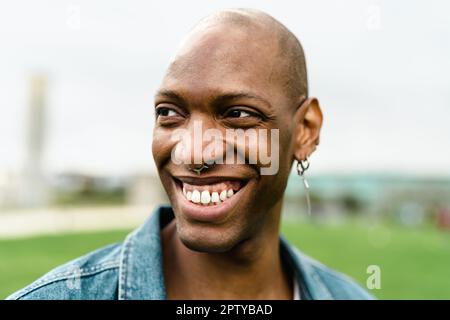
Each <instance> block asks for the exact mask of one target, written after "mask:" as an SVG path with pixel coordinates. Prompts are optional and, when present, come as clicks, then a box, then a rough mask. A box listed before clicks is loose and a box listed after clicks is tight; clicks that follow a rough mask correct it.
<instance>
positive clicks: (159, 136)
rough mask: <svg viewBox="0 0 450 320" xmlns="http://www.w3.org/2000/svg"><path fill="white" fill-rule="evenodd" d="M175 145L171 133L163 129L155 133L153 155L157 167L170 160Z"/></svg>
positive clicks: (156, 130)
mask: <svg viewBox="0 0 450 320" xmlns="http://www.w3.org/2000/svg"><path fill="white" fill-rule="evenodd" d="M173 144H174V143H173V142H172V141H171V135H170V132H168V131H166V130H161V129H155V130H154V131H153V140H152V154H153V159H154V160H155V164H156V166H157V167H160V165H162V164H163V163H164V162H165V161H167V159H170V156H171V151H172V146H173Z"/></svg>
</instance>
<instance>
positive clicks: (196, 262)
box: [10, 9, 371, 299]
mask: <svg viewBox="0 0 450 320" xmlns="http://www.w3.org/2000/svg"><path fill="white" fill-rule="evenodd" d="M155 108H156V109H155V111H156V124H155V129H154V136H153V147H152V149H153V156H154V159H155V163H156V166H157V169H158V173H159V176H160V178H161V181H162V184H163V186H164V188H165V190H166V192H167V194H168V196H169V199H170V202H171V205H172V207H161V208H158V209H157V210H156V211H155V212H154V213H153V214H152V216H151V217H150V218H149V219H148V221H147V222H146V223H145V224H144V225H143V226H142V227H140V228H139V229H137V230H136V231H135V232H133V233H132V234H130V235H129V236H128V237H127V239H126V240H125V241H124V242H123V243H119V244H113V245H111V246H108V247H106V248H102V249H100V250H97V251H95V252H93V253H90V254H88V255H86V256H84V257H81V258H79V259H77V260H74V261H72V262H69V263H68V264H66V265H64V266H61V267H59V268H57V269H55V270H53V271H51V272H50V273H49V274H47V275H45V276H44V277H42V278H41V279H40V280H37V281H36V282H35V283H33V284H31V285H30V286H28V287H27V288H25V289H23V290H21V291H19V292H17V293H15V294H14V295H12V296H11V297H10V298H12V299H369V298H371V296H370V295H369V294H368V293H366V292H365V291H364V290H363V289H361V288H360V287H359V286H358V285H356V284H355V283H354V282H353V281H352V280H350V279H349V278H347V277H345V276H343V275H341V274H339V273H337V272H335V271H332V270H330V269H328V268H327V267H325V266H323V265H321V264H320V263H318V262H316V261H314V260H313V259H311V258H309V257H307V256H305V255H304V254H302V253H300V252H299V251H298V250H297V249H295V248H293V247H291V246H290V245H289V244H288V243H287V242H286V241H285V240H284V239H283V238H280V236H279V225H280V216H281V211H282V202H283V194H284V191H285V188H286V184H287V180H288V176H289V173H290V171H291V168H292V164H293V162H294V161H295V160H297V161H298V162H299V163H303V161H305V160H306V159H307V158H308V157H309V156H310V155H311V154H312V153H313V152H314V150H315V149H316V146H317V145H318V143H319V134H320V129H321V126H322V113H321V110H320V107H319V102H318V100H317V99H316V98H308V91H307V77H306V65H305V60H304V55H303V50H302V47H301V45H300V43H299V41H298V40H297V39H296V37H295V36H294V35H293V34H292V33H291V32H290V31H289V30H288V29H287V28H286V27H285V26H283V25H282V24H281V23H279V22H278V21H276V20H275V19H273V18H272V17H270V16H269V15H267V14H265V13H262V12H259V11H256V10H248V9H234V10H225V11H221V12H218V13H215V14H213V15H211V16H209V17H207V18H205V19H203V20H202V21H201V22H200V23H199V24H197V25H196V26H195V28H194V29H193V30H191V32H190V33H189V35H188V36H187V38H186V39H185V40H184V41H183V44H182V46H181V49H180V50H179V52H178V54H177V55H176V56H175V58H174V59H173V60H172V62H171V64H170V66H169V68H168V71H167V73H166V74H165V77H164V79H163V81H162V84H161V87H160V88H159V90H158V92H157V93H156V96H155ZM196 127H197V129H198V128H201V129H200V133H201V134H203V133H205V132H206V131H208V130H209V131H208V132H209V133H211V132H213V133H214V134H210V137H209V139H203V137H201V138H200V141H199V137H198V131H197V133H196V132H195V131H196ZM180 130H181V131H180ZM239 130H240V131H239ZM180 132H181V133H180ZM230 132H231V134H229V133H230ZM236 132H238V133H237V134H236V135H233V134H235V133H236ZM251 132H256V133H257V134H256V135H254V136H253V138H255V137H258V138H257V139H256V140H255V139H252V136H251V135H250V134H248V135H247V133H251ZM261 132H263V133H268V136H267V137H266V136H264V135H261V134H260V133H261ZM240 134H241V135H242V134H244V140H241V141H240V142H239V141H238V140H239V138H238V137H239V135H240ZM258 134H259V135H258ZM212 136H214V137H215V139H212ZM269 140H270V141H275V144H272V143H270V144H269ZM207 142H208V143H209V144H208V143H207ZM245 142H247V143H245ZM205 149H208V150H205ZM264 149H268V150H269V151H268V154H270V161H269V162H267V161H263V160H264V159H263V155H264ZM207 151H208V152H207ZM230 155H231V157H228V156H230ZM252 155H253V158H252V159H250V158H251V156H252ZM224 159H225V160H224ZM230 159H231V160H230ZM239 159H240V160H244V161H240V162H239ZM251 160H252V161H251ZM266 160H267V159H266ZM269 167H272V168H275V170H272V171H270V170H268V171H267V169H268V168H269ZM264 170H266V171H264ZM263 172H266V174H263Z"/></svg>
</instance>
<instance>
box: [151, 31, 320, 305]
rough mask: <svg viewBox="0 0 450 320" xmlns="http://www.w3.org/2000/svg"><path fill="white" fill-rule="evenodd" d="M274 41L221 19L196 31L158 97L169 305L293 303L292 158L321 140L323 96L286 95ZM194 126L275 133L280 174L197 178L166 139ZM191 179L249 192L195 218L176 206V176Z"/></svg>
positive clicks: (223, 168) (218, 172) (219, 173)
mask: <svg viewBox="0 0 450 320" xmlns="http://www.w3.org/2000/svg"><path fill="white" fill-rule="evenodd" d="M276 43H277V42H276V35H275V34H274V33H273V32H272V31H271V30H270V28H267V29H264V28H260V29H259V30H258V32H253V33H252V35H251V38H249V34H248V33H246V32H243V31H242V29H241V28H237V27H234V26H232V25H229V24H227V23H225V22H221V23H216V24H207V25H204V26H200V27H198V28H196V29H195V30H194V31H193V32H192V33H191V34H190V36H189V37H188V38H187V40H186V41H185V42H184V44H183V46H182V48H181V50H180V51H179V53H178V54H177V56H176V57H175V59H174V61H173V62H172V64H171V66H170V68H169V70H168V72H167V74H166V75H165V77H164V79H163V81H162V84H161V87H160V89H159V90H158V93H157V94H156V97H155V107H156V114H157V119H156V125H155V129H154V138H153V146H152V149H153V156H154V159H155V163H156V165H157V168H158V172H159V175H160V178H161V181H162V184H163V186H164V188H165V190H166V192H167V194H168V195H169V199H170V201H171V204H172V207H173V209H174V213H175V219H174V220H173V221H172V222H171V223H169V224H168V225H167V226H166V227H165V228H164V229H163V230H162V236H161V238H162V246H163V256H164V257H163V258H164V260H163V261H164V275H165V285H166V291H167V297H168V298H169V299H292V280H291V279H290V278H289V277H288V273H287V272H286V270H285V267H284V266H283V264H282V261H281V259H280V251H279V226H280V215H281V210H282V203H283V194H284V190H285V188H286V184H287V180H288V176H289V173H290V171H291V168H292V164H293V161H294V160H301V159H305V158H306V157H307V156H309V155H311V154H312V153H313V152H314V150H315V148H316V145H317V144H318V142H319V133H320V128H321V125H322V113H321V110H320V107H319V104H318V100H317V99H315V98H310V99H305V97H304V96H299V97H297V98H295V99H292V97H290V96H289V95H287V94H286V92H285V90H286V89H285V88H284V87H283V81H282V79H283V77H282V74H283V72H284V71H283V70H278V69H279V67H278V66H279V65H281V63H280V61H279V59H280V57H279V54H278V48H277V45H276ZM196 120H198V121H202V124H203V129H204V130H205V129H208V128H215V129H218V130H220V131H221V132H225V130H226V129H229V128H242V129H244V130H245V129H249V128H254V129H279V145H280V148H279V149H280V151H281V150H282V152H280V155H279V170H278V173H277V174H275V175H265V176H263V175H260V173H259V170H258V165H249V164H235V165H229V164H216V165H215V166H213V167H212V168H210V169H208V170H207V171H206V172H205V173H203V174H202V175H201V177H197V176H196V175H195V174H194V173H193V172H192V171H191V170H190V167H189V166H188V165H183V164H182V165H176V164H174V163H173V162H172V161H171V150H172V148H173V147H174V144H175V142H172V141H171V140H170V135H171V133H173V131H174V130H175V129H176V128H184V129H188V130H192V125H193V122H194V121H196ZM237 148H239V146H238V147H237ZM242 148H244V149H243V150H239V151H240V152H242V154H245V155H248V149H246V148H247V147H245V146H243V147H242ZM204 160H206V159H204ZM185 177H188V178H192V179H208V178H210V179H215V178H217V177H222V178H223V177H225V178H229V179H239V180H240V181H244V182H245V186H244V187H243V188H242V189H241V190H240V191H239V193H238V194H239V197H240V198H239V201H238V203H236V205H234V206H233V207H232V208H230V210H229V212H227V214H226V215H225V216H224V218H222V219H220V220H218V221H212V222H204V221H196V220H195V219H192V218H191V217H189V216H188V215H187V214H186V213H185V212H184V211H183V207H182V206H181V204H180V203H181V202H180V201H181V200H180V190H179V188H178V186H177V181H178V180H177V179H179V178H181V179H184V178H185ZM205 181H206V180H205ZM238 194H236V197H237V196H238Z"/></svg>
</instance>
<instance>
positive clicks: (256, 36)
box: [169, 9, 308, 101]
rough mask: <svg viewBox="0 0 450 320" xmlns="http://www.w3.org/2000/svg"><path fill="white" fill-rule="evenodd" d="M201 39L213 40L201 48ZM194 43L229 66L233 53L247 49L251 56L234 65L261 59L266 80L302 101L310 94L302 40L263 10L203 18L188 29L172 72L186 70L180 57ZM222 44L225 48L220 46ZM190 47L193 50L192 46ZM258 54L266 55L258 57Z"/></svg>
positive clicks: (227, 12)
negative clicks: (188, 45)
mask: <svg viewBox="0 0 450 320" xmlns="http://www.w3.org/2000/svg"><path fill="white" fill-rule="evenodd" d="M208 35H209V36H208ZM200 39H201V40H205V39H208V40H210V42H209V44H208V45H207V46H205V47H203V48H201V44H205V42H204V41H199V40H200ZM192 42H196V43H197V46H198V47H197V49H198V50H205V51H208V52H209V54H208V55H205V58H210V59H211V57H212V56H211V55H213V56H214V55H215V56H216V58H217V59H221V64H222V65H227V66H230V65H233V63H229V62H230V61H231V60H232V57H231V56H233V55H234V56H236V55H237V54H234V51H238V50H240V51H241V52H242V51H244V52H247V53H248V54H249V56H252V57H250V59H248V60H245V59H240V61H239V62H237V63H235V64H234V66H235V67H237V68H242V67H243V65H245V64H247V63H256V62H257V61H259V62H260V66H259V68H266V69H269V70H266V71H268V75H267V77H266V78H267V80H268V81H270V82H273V83H277V84H278V85H279V86H281V88H282V90H283V93H284V94H285V95H286V96H287V97H288V98H290V99H293V100H294V101H299V100H301V99H304V98H306V97H307V96H308V81H307V72H306V63H305V57H304V53H303V48H302V46H301V44H300V42H299V41H298V39H297V37H296V36H295V35H294V34H293V33H292V32H291V31H290V30H289V29H287V28H286V27H285V26H284V25H283V24H281V23H280V22H279V21H277V20H276V19H274V18H273V17H271V16H270V15H268V14H266V13H264V12H262V11H258V10H254V9H228V10H222V11H218V12H216V13H213V14H211V15H209V16H207V17H205V18H203V19H202V20H200V21H199V22H198V23H197V24H196V25H195V26H194V28H193V29H192V30H191V31H190V32H189V34H188V36H187V38H186V39H185V41H184V45H183V46H182V49H181V50H180V52H179V54H178V55H177V56H176V58H175V60H174V61H173V62H172V64H171V66H170V68H169V71H171V72H183V70H184V71H185V70H186V68H187V66H186V64H183V63H180V61H179V59H177V58H180V56H183V57H186V50H185V49H186V48H184V47H186V44H187V43H190V44H192ZM211 43H213V45H211ZM221 44H222V45H223V46H224V48H220V45H221ZM219 48H220V49H219ZM189 49H190V50H192V47H190V48H189ZM214 49H216V50H214ZM217 49H219V50H217ZM217 51H221V52H222V54H220V53H219V52H217ZM252 51H253V52H252ZM258 55H261V56H262V55H264V57H261V59H259V60H258ZM187 60H190V59H189V58H188V59H187ZM184 62H186V59H185V61H184ZM230 70H233V68H230Z"/></svg>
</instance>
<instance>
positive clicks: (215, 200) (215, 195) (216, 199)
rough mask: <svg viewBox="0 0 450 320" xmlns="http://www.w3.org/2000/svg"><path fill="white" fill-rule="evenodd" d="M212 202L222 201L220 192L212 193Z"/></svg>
mask: <svg viewBox="0 0 450 320" xmlns="http://www.w3.org/2000/svg"><path fill="white" fill-rule="evenodd" d="M211 202H214V203H218V202H220V199H219V194H218V193H217V192H213V193H211Z"/></svg>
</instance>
